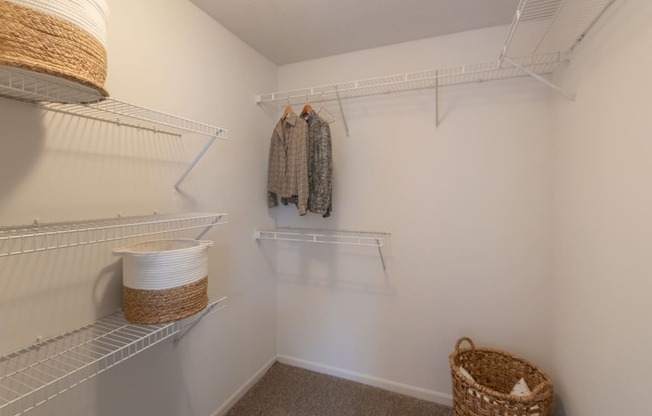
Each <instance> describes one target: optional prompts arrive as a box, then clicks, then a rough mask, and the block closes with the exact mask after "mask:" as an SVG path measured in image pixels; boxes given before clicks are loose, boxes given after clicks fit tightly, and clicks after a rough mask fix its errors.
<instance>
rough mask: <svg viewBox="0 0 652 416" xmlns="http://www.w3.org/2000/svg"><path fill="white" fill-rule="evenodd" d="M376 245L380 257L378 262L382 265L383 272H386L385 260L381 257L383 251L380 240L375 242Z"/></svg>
mask: <svg viewBox="0 0 652 416" xmlns="http://www.w3.org/2000/svg"><path fill="white" fill-rule="evenodd" d="M376 243H378V254H379V255H380V262H381V263H382V264H383V270H387V266H385V258H384V257H383V249H382V248H381V246H382V244H381V243H380V240H376Z"/></svg>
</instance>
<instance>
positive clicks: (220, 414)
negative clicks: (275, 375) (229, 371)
mask: <svg viewBox="0 0 652 416" xmlns="http://www.w3.org/2000/svg"><path fill="white" fill-rule="evenodd" d="M275 362H276V357H273V358H272V359H271V360H269V361H268V362H267V363H266V364H265V365H263V366H262V367H261V368H260V370H258V371H256V374H254V375H253V376H251V378H250V379H249V380H247V381H246V382H245V383H244V384H243V385H242V386H241V387H240V388H239V389H238V390H236V392H235V393H233V394H232V395H231V397H229V398H228V399H226V401H225V402H224V403H222V405H221V406H220V407H219V408H218V409H217V410H216V411H215V412H214V413H213V414H212V415H211V416H224V415H225V414H226V413H227V412H228V411H229V410H231V408H232V407H233V405H234V404H236V403H237V402H238V400H240V399H241V398H242V396H244V395H245V393H247V392H248V391H249V389H250V388H252V387H253V385H254V384H256V383H257V382H258V380H260V379H261V378H262V377H263V376H264V375H265V373H266V372H267V370H269V368H270V367H271V366H272V365H274V363H275Z"/></svg>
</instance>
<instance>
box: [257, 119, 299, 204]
mask: <svg viewBox="0 0 652 416" xmlns="http://www.w3.org/2000/svg"><path fill="white" fill-rule="evenodd" d="M307 141H308V124H307V123H306V122H305V120H303V119H301V118H300V117H299V116H298V115H296V114H295V113H294V112H291V113H289V114H287V115H284V117H283V118H281V120H279V122H278V123H277V124H276V127H275V128H274V132H273V133H272V138H271V143H270V148H269V165H268V175H267V177H268V182H267V205H268V206H269V207H270V208H272V207H275V206H277V205H278V198H279V197H281V198H292V197H296V202H297V208H298V209H299V215H306V213H307V210H308V190H309V185H308V145H307Z"/></svg>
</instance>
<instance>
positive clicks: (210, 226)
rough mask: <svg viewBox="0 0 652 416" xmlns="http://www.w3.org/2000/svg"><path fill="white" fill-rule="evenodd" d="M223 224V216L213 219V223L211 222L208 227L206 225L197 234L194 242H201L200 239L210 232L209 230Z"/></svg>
mask: <svg viewBox="0 0 652 416" xmlns="http://www.w3.org/2000/svg"><path fill="white" fill-rule="evenodd" d="M223 223H224V216H223V215H220V216H218V217H215V219H213V221H211V223H210V224H209V225H207V226H206V228H204V229H203V230H202V231H201V232H200V233H199V234H197V237H195V240H201V239H202V238H204V236H205V235H206V233H207V232H209V231H210V230H211V228H213V227H214V226H216V225H217V224H223Z"/></svg>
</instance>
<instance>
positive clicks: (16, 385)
mask: <svg viewBox="0 0 652 416" xmlns="http://www.w3.org/2000/svg"><path fill="white" fill-rule="evenodd" d="M225 300H226V297H224V298H221V299H218V300H216V301H212V302H210V303H209V305H208V307H207V308H206V309H205V310H204V311H203V312H201V313H200V314H199V315H196V316H195V317H194V318H189V319H192V321H191V323H190V324H186V323H185V322H187V320H182V321H174V322H170V323H165V324H156V325H137V324H132V323H129V322H127V321H126V320H125V318H124V316H123V314H122V312H118V313H115V314H113V315H110V316H108V317H106V318H103V319H100V320H99V321H97V322H95V323H92V324H90V325H86V326H84V327H81V328H78V329H75V330H73V331H70V332H67V333H65V334H62V335H59V336H57V337H54V338H51V339H49V340H47V341H43V342H40V343H37V344H35V345H32V346H31V347H27V348H24V349H21V350H19V351H16V352H13V353H11V354H8V355H5V356H3V357H0V414H2V415H3V416H18V415H22V414H24V413H26V412H28V411H30V410H32V409H34V408H35V407H37V406H39V405H41V404H43V403H45V402H46V401H47V400H50V399H52V398H54V397H56V396H58V395H60V394H62V393H64V392H66V391H67V390H69V389H71V388H73V387H75V386H77V385H79V384H81V383H83V382H85V381H87V380H89V379H91V378H93V377H95V376H96V375H98V374H100V373H102V372H104V371H105V370H107V369H109V368H111V367H113V366H114V365H116V364H119V363H121V362H123V361H125V360H126V359H128V358H130V357H132V356H134V355H136V354H138V353H140V352H142V351H144V350H146V349H148V348H149V347H151V346H153V345H156V344H158V343H159V342H161V341H163V340H165V339H167V338H169V337H171V336H173V335H175V334H179V333H183V334H185V333H186V329H187V328H189V327H192V326H194V325H195V324H196V323H197V322H198V320H199V319H202V318H204V317H206V316H208V315H210V314H212V313H214V312H217V311H218V310H221V309H223V308H224V307H225V306H220V304H221V303H222V302H224V301H225Z"/></svg>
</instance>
